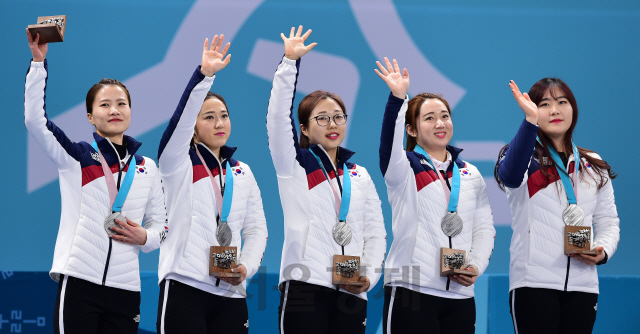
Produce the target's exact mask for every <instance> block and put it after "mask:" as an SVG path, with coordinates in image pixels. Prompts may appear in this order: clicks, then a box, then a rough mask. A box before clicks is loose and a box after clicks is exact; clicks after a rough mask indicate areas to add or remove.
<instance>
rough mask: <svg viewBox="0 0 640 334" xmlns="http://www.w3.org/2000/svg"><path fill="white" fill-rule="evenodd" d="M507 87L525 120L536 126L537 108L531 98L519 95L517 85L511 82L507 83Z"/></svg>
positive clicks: (525, 94)
mask: <svg viewBox="0 0 640 334" xmlns="http://www.w3.org/2000/svg"><path fill="white" fill-rule="evenodd" d="M509 87H510V88H511V92H512V93H513V97H514V98H515V99H516V102H518V105H519V106H520V109H522V111H524V115H525V117H526V118H527V120H528V121H529V122H531V123H533V124H538V106H537V105H536V104H535V103H534V102H533V101H531V97H529V94H527V93H524V94H522V93H520V89H518V85H516V83H515V81H513V80H511V81H510V82H509Z"/></svg>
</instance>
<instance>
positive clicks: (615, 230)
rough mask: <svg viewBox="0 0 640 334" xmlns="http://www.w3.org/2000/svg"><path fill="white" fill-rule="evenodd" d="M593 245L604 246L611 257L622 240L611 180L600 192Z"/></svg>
mask: <svg viewBox="0 0 640 334" xmlns="http://www.w3.org/2000/svg"><path fill="white" fill-rule="evenodd" d="M593 232H594V238H593V245H592V246H591V247H592V248H595V247H598V246H602V247H604V250H605V252H607V256H608V259H611V257H612V256H613V254H614V253H615V252H616V249H617V248H618V242H619V241H620V218H618V211H617V209H616V201H615V197H614V195H613V185H612V184H611V180H609V181H608V182H607V184H606V185H605V186H604V187H602V189H600V191H599V192H598V202H597V203H596V208H595V211H594V212H593Z"/></svg>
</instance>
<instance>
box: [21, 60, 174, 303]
mask: <svg viewBox="0 0 640 334" xmlns="http://www.w3.org/2000/svg"><path fill="white" fill-rule="evenodd" d="M46 86H47V61H46V60H45V61H44V62H31V67H30V68H29V72H28V73H27V79H26V84H25V97H24V117H25V125H26V127H27V130H28V131H29V133H30V134H31V135H32V136H33V138H34V139H35V140H36V142H37V143H38V144H39V145H40V147H42V150H43V151H44V152H45V153H46V154H47V155H48V156H49V157H50V158H51V160H53V162H54V163H55V164H56V166H58V170H59V173H60V196H61V198H62V214H61V217H60V228H59V230H58V238H57V239H56V248H55V251H54V255H53V267H52V268H51V272H50V273H49V274H50V276H51V278H53V279H54V280H56V281H58V279H59V275H60V274H63V275H68V276H73V277H77V278H80V279H83V280H86V281H89V282H91V283H95V284H101V285H105V286H109V287H114V288H119V289H124V290H130V291H140V273H139V271H140V269H139V267H138V250H139V249H142V251H143V252H145V253H146V252H150V251H152V250H154V249H156V248H158V247H160V244H161V243H162V242H163V240H164V239H165V235H166V212H165V209H164V196H163V194H162V184H161V182H160V174H159V173H158V169H157V168H156V164H155V163H154V162H153V160H151V159H149V158H147V157H142V156H140V155H137V154H135V152H136V151H137V150H138V148H139V147H140V145H141V143H139V142H137V141H136V140H135V139H133V138H131V137H129V136H124V141H125V142H126V143H127V151H128V152H127V156H126V157H125V158H124V159H123V160H122V161H120V159H119V157H118V154H117V153H116V151H115V148H114V147H113V145H111V142H110V141H109V140H108V139H105V138H102V137H100V136H99V135H98V134H96V133H94V134H93V137H94V139H95V141H96V143H97V144H98V147H99V148H100V151H102V154H103V156H104V158H105V160H106V161H107V164H108V165H109V166H111V171H112V172H113V177H114V179H115V180H116V182H117V180H118V173H119V172H120V166H121V164H122V162H123V161H124V162H126V161H128V160H129V157H130V155H134V157H133V159H135V163H134V162H133V161H132V162H131V166H130V167H131V168H133V167H135V173H136V175H135V177H134V179H133V183H132V185H131V190H130V192H129V194H128V196H127V198H126V201H125V202H124V206H123V207H122V214H124V215H125V216H126V217H127V218H129V219H130V220H132V221H134V222H136V223H138V224H141V225H142V224H144V227H145V228H146V229H147V243H146V244H145V245H144V246H137V245H130V244H125V243H121V242H118V241H113V240H112V239H110V238H109V237H108V236H107V233H106V232H105V230H104V220H105V219H106V218H107V217H108V216H109V215H110V214H111V207H110V199H109V191H108V189H107V183H106V180H105V178H104V173H103V171H102V166H101V164H100V157H99V155H98V153H97V152H96V151H95V150H94V149H93V147H91V145H90V144H89V143H86V142H73V141H71V140H70V139H69V138H67V136H66V135H65V134H64V132H63V131H62V130H61V129H60V128H58V127H57V126H56V125H55V124H54V123H53V122H51V121H50V120H49V119H48V118H47V114H46V111H45V91H46ZM78 117H81V115H78ZM127 172H129V168H126V169H125V170H124V171H123V172H122V177H121V178H120V179H124V176H125V175H126V173H127Z"/></svg>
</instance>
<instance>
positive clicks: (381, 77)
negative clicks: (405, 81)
mask: <svg viewBox="0 0 640 334" xmlns="http://www.w3.org/2000/svg"><path fill="white" fill-rule="evenodd" d="M373 70H374V71H376V74H377V75H378V76H379V77H380V79H382V80H384V81H385V82H386V81H387V77H386V76H384V75H382V73H380V71H378V70H377V69H375V68H374V69H373Z"/></svg>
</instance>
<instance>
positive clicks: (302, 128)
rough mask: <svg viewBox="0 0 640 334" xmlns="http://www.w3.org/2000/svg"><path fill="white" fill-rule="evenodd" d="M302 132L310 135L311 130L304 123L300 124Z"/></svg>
mask: <svg viewBox="0 0 640 334" xmlns="http://www.w3.org/2000/svg"><path fill="white" fill-rule="evenodd" d="M300 132H302V134H303V135H305V136H307V137H309V130H308V129H307V127H305V126H304V125H303V124H300Z"/></svg>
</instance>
